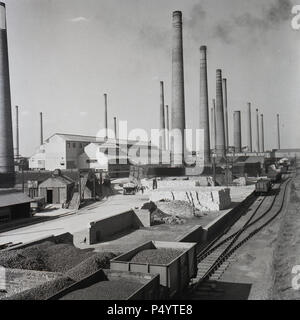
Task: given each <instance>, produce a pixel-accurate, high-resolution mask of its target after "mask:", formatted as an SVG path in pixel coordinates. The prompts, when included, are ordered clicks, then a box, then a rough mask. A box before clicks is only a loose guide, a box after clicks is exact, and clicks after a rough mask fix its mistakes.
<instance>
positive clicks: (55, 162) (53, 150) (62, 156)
mask: <svg viewBox="0 0 300 320" xmlns="http://www.w3.org/2000/svg"><path fill="white" fill-rule="evenodd" d="M45 152H46V160H45V169H46V170H51V171H53V170H55V169H67V163H66V141H65V140H64V139H63V138H61V137H60V136H57V135H54V136H52V137H51V138H50V139H49V140H48V141H47V142H46V143H45Z"/></svg>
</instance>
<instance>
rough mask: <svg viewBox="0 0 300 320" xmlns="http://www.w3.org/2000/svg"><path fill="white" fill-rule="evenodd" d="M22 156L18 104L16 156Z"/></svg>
mask: <svg viewBox="0 0 300 320" xmlns="http://www.w3.org/2000/svg"><path fill="white" fill-rule="evenodd" d="M19 156H20V145H19V107H18V106H16V158H17V159H18V158H19Z"/></svg>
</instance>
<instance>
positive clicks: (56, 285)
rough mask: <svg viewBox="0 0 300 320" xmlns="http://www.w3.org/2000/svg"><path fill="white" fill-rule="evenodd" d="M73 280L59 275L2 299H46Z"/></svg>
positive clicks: (70, 283)
mask: <svg viewBox="0 0 300 320" xmlns="http://www.w3.org/2000/svg"><path fill="white" fill-rule="evenodd" d="M74 283H75V281H74V280H72V279H70V278H68V277H60V278H57V279H55V280H52V281H48V282H45V283H43V284H41V285H39V286H37V287H35V288H32V289H29V290H26V291H23V292H20V293H17V294H15V295H12V296H10V297H9V298H6V299H4V300H47V299H49V298H50V297H51V296H53V295H55V294H56V293H58V292H59V291H61V290H63V289H65V288H67V287H69V286H71V285H72V284H74Z"/></svg>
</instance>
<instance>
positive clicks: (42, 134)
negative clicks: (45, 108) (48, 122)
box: [40, 112, 44, 145]
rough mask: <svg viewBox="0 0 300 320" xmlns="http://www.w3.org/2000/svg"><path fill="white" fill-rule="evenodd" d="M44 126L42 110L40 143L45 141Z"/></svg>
mask: <svg viewBox="0 0 300 320" xmlns="http://www.w3.org/2000/svg"><path fill="white" fill-rule="evenodd" d="M43 132H44V126H43V112H40V140H41V141H40V144H41V145H42V144H43V143H44V133H43Z"/></svg>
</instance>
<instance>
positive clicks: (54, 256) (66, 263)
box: [0, 241, 94, 272]
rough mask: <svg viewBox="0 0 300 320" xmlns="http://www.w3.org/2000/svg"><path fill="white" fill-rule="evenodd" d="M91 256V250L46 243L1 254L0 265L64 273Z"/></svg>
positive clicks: (69, 245)
mask: <svg viewBox="0 0 300 320" xmlns="http://www.w3.org/2000/svg"><path fill="white" fill-rule="evenodd" d="M92 255H94V253H93V252H92V249H85V250H81V249H78V248H76V247H74V246H73V245H71V244H55V243H53V242H50V241H46V242H43V243H40V244H36V245H33V246H30V247H27V248H24V249H17V250H11V251H4V252H1V254H0V265H1V266H3V267H6V268H13V269H28V270H37V271H51V272H66V271H67V270H69V269H71V268H72V267H74V266H76V265H77V264H79V263H80V262H82V261H84V260H85V259H87V258H89V257H91V256H92Z"/></svg>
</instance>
